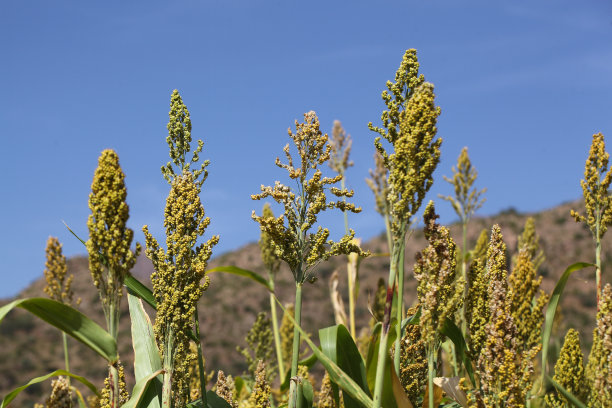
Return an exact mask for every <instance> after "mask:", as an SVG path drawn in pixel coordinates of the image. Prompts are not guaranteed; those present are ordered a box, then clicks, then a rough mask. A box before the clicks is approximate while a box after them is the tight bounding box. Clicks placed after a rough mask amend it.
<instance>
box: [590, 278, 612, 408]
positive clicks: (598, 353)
mask: <svg viewBox="0 0 612 408" xmlns="http://www.w3.org/2000/svg"><path fill="white" fill-rule="evenodd" d="M586 375H587V378H588V380H589V382H590V383H591V384H590V385H591V392H590V396H589V404H588V405H589V406H592V407H612V285H610V284H609V283H608V284H607V285H606V286H605V287H604V289H603V291H602V296H601V303H600V307H599V311H598V312H597V327H596V328H595V330H593V345H592V346H591V352H590V353H589V359H588V363H587V368H586Z"/></svg>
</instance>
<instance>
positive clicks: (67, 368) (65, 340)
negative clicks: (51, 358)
mask: <svg viewBox="0 0 612 408" xmlns="http://www.w3.org/2000/svg"><path fill="white" fill-rule="evenodd" d="M62 338H63V340H64V363H65V364H66V371H70V364H68V339H67V338H66V333H64V332H62ZM68 383H69V384H70V377H69V378H68Z"/></svg>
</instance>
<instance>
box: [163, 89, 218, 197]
mask: <svg viewBox="0 0 612 408" xmlns="http://www.w3.org/2000/svg"><path fill="white" fill-rule="evenodd" d="M169 116H170V120H169V121H168V137H167V138H166V141H167V142H168V146H169V147H170V159H171V160H172V161H170V162H168V164H166V165H165V166H162V169H161V170H162V174H163V175H164V178H165V179H166V181H167V182H168V183H170V184H171V182H172V179H174V178H175V177H176V176H177V175H181V174H182V173H183V172H186V171H190V172H191V173H192V174H193V179H194V181H195V182H196V183H197V184H198V185H199V186H201V185H202V183H204V180H206V178H207V177H208V172H207V171H206V167H207V166H208V164H209V161H208V160H205V161H203V162H202V164H201V166H200V168H199V169H198V170H193V171H192V170H191V165H192V164H195V163H197V162H198V161H199V160H200V153H201V152H202V148H203V147H204V142H202V141H201V140H198V146H197V147H196V149H195V150H194V152H193V155H192V157H191V159H190V160H187V153H189V151H190V150H191V117H190V116H189V110H187V106H185V104H184V103H183V99H182V98H181V95H180V94H179V92H178V91H177V90H176V89H175V90H174V91H173V92H172V96H171V97H170V113H169ZM173 165H174V166H176V167H177V170H175V169H174V167H173ZM202 174H203V177H202V180H199V181H198V178H199V177H200V175H202Z"/></svg>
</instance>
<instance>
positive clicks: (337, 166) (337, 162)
mask: <svg viewBox="0 0 612 408" xmlns="http://www.w3.org/2000/svg"><path fill="white" fill-rule="evenodd" d="M329 145H330V146H331V152H330V157H329V167H331V169H332V170H333V171H335V172H336V173H338V174H342V175H344V173H345V171H346V170H347V169H348V168H349V167H351V166H353V162H352V161H350V160H349V154H350V152H351V146H352V145H353V140H352V139H351V135H347V134H346V131H345V130H344V128H343V127H342V123H340V121H339V120H334V126H333V128H332V137H331V139H330V141H329Z"/></svg>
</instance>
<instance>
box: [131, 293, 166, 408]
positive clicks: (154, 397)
mask: <svg viewBox="0 0 612 408" xmlns="http://www.w3.org/2000/svg"><path fill="white" fill-rule="evenodd" d="M128 305H129V308H130V320H131V322H132V346H133V347H134V376H135V379H136V382H138V381H140V380H141V379H143V378H146V377H148V376H149V375H150V374H151V373H153V372H155V371H159V370H161V368H162V364H161V358H160V356H159V351H158V349H157V345H156V344H155V334H154V333H153V326H152V325H151V320H149V316H148V315H147V312H146V311H145V310H144V306H143V304H142V301H141V300H140V299H138V298H137V297H136V296H133V295H131V294H129V293H128ZM161 395H162V384H161V382H159V381H153V383H152V384H151V385H150V386H149V387H148V388H147V391H146V395H145V397H144V400H146V401H149V404H148V405H141V406H146V407H149V408H159V407H160V406H161V402H160V399H161Z"/></svg>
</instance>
